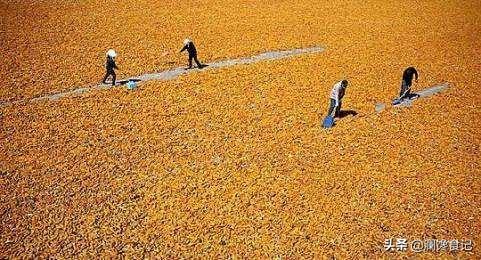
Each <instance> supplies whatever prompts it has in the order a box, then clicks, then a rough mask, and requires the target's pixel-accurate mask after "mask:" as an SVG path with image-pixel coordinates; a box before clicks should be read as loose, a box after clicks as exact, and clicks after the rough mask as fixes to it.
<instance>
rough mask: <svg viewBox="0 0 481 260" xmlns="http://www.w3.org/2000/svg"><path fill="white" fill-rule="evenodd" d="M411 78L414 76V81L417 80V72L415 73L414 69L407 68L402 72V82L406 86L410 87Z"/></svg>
mask: <svg viewBox="0 0 481 260" xmlns="http://www.w3.org/2000/svg"><path fill="white" fill-rule="evenodd" d="M413 76H416V80H418V72H417V71H416V69H415V68H413V67H409V68H407V69H406V70H404V73H403V80H404V81H406V84H407V85H408V86H410V85H411V84H412V82H413Z"/></svg>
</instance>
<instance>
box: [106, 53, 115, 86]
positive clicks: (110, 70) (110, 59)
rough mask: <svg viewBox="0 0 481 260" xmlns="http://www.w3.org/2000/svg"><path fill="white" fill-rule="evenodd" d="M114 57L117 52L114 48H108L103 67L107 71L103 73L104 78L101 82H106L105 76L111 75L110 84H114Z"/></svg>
mask: <svg viewBox="0 0 481 260" xmlns="http://www.w3.org/2000/svg"><path fill="white" fill-rule="evenodd" d="M115 57H117V53H116V52H115V51H114V50H112V49H111V50H109V51H108V52H107V61H106V63H105V69H106V70H107V72H106V73H105V77H104V80H102V83H104V84H107V78H108V77H109V76H112V86H115V80H116V78H117V75H116V74H115V69H118V67H117V65H116V64H115Z"/></svg>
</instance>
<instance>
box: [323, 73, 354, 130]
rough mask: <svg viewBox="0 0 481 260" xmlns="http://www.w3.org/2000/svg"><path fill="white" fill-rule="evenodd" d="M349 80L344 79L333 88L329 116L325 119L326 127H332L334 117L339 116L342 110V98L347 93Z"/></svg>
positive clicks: (324, 124)
mask: <svg viewBox="0 0 481 260" xmlns="http://www.w3.org/2000/svg"><path fill="white" fill-rule="evenodd" d="M347 85H348V82H347V80H345V79H343V80H341V81H339V82H337V83H336V84H334V87H333V88H332V90H331V96H330V99H329V100H330V104H329V110H328V111H327V116H326V118H325V119H324V122H323V126H324V128H330V127H332V126H333V125H334V118H335V117H338V116H339V114H340V112H341V106H342V98H343V97H344V95H345V94H346V88H347Z"/></svg>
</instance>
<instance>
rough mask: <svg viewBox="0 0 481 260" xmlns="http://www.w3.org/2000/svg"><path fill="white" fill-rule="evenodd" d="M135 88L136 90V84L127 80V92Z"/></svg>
mask: <svg viewBox="0 0 481 260" xmlns="http://www.w3.org/2000/svg"><path fill="white" fill-rule="evenodd" d="M136 88H137V84H136V83H135V81H132V80H129V82H127V89H128V90H134V89H136Z"/></svg>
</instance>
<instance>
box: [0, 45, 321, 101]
mask: <svg viewBox="0 0 481 260" xmlns="http://www.w3.org/2000/svg"><path fill="white" fill-rule="evenodd" d="M324 50H325V49H324V48H322V47H317V46H316V47H309V48H302V49H291V50H284V51H269V52H265V53H261V54H258V55H255V56H251V57H244V58H238V59H229V60H223V61H215V62H212V63H209V64H207V65H208V66H207V67H205V68H203V69H201V70H211V69H216V68H224V67H231V66H235V65H241V64H251V63H256V62H259V61H265V60H279V59H284V58H288V57H292V56H299V55H303V54H310V53H319V52H323V51H324ZM201 70H200V69H192V70H186V69H185V68H184V67H179V68H175V69H171V70H166V71H162V72H158V73H147V74H143V75H139V76H136V77H130V78H128V79H123V80H119V81H118V82H119V83H120V84H117V85H115V86H111V85H107V84H98V85H94V86H84V87H79V88H76V89H74V90H69V91H65V92H59V93H55V94H48V95H44V96H40V97H36V98H32V99H27V100H17V101H13V102H2V101H0V107H4V106H8V105H12V104H19V103H27V102H38V101H47V100H58V99H60V98H63V97H67V96H77V95H82V94H84V93H86V92H90V91H92V90H103V89H110V88H113V87H118V86H121V85H123V84H125V83H126V82H128V81H129V80H134V81H140V82H142V81H150V80H171V79H175V78H177V77H179V76H180V75H184V74H189V73H191V72H194V71H201Z"/></svg>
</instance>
